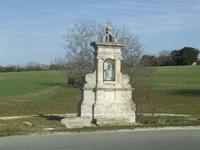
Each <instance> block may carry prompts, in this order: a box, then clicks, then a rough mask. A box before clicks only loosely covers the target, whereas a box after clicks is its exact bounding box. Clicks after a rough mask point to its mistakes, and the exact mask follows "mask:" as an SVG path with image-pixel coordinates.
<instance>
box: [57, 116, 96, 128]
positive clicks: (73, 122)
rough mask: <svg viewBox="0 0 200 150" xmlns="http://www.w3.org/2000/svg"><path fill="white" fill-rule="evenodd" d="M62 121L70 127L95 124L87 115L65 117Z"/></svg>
mask: <svg viewBox="0 0 200 150" xmlns="http://www.w3.org/2000/svg"><path fill="white" fill-rule="evenodd" d="M60 122H61V123H62V124H64V125H65V126H66V127H67V128H68V129H72V128H82V127H91V126H95V125H94V124H92V123H91V119H90V118H87V117H75V118H64V119H62V120H61V121H60Z"/></svg>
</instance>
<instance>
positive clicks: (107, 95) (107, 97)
mask: <svg viewBox="0 0 200 150" xmlns="http://www.w3.org/2000/svg"><path fill="white" fill-rule="evenodd" d="M114 100H115V92H105V101H114Z"/></svg>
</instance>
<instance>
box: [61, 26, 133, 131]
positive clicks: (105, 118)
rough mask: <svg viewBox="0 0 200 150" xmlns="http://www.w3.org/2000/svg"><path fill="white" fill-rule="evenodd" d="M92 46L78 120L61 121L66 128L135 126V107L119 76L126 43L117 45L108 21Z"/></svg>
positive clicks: (126, 82) (123, 77) (124, 77)
mask: <svg viewBox="0 0 200 150" xmlns="http://www.w3.org/2000/svg"><path fill="white" fill-rule="evenodd" d="M90 45H91V46H93V47H94V49H95V52H94V69H95V70H94V72H93V73H90V74H87V75H86V76H85V82H86V83H85V84H84V86H83V88H82V95H81V101H80V102H79V104H78V117H75V118H64V119H62V120H61V123H63V124H65V125H66V127H67V128H80V127H84V126H94V125H104V124H110V125H128V124H134V123H135V111H136V107H135V104H134V103H133V101H132V90H133V88H132V87H131V85H130V84H129V81H130V78H129V76H128V75H126V74H122V73H121V61H122V59H123V58H122V52H121V49H122V48H123V47H125V46H126V43H118V42H117V39H116V38H115V36H114V35H113V34H112V27H111V26H110V22H108V26H107V28H106V34H105V36H104V37H103V38H102V40H101V41H98V42H92V43H90Z"/></svg>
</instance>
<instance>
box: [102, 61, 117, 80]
mask: <svg viewBox="0 0 200 150" xmlns="http://www.w3.org/2000/svg"><path fill="white" fill-rule="evenodd" d="M103 66H104V67H103V68H104V70H103V75H104V77H103V79H104V81H115V62H114V60H112V59H110V58H108V59H106V60H105V61H104V63H103Z"/></svg>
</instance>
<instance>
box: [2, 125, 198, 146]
mask: <svg viewBox="0 0 200 150" xmlns="http://www.w3.org/2000/svg"><path fill="white" fill-rule="evenodd" d="M0 150H200V130H196V129H194V130H159V131H117V132H94V133H62V134H52V135H30V136H11V137H0Z"/></svg>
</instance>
